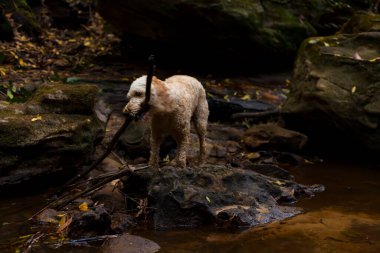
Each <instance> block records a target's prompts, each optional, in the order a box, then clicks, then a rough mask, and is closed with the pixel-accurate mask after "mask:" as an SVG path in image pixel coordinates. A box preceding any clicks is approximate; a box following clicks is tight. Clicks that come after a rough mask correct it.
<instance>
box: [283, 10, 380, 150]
mask: <svg viewBox="0 0 380 253" xmlns="http://www.w3.org/2000/svg"><path fill="white" fill-rule="evenodd" d="M379 19H380V16H378V15H377V16H374V15H373V14H367V15H365V14H358V15H356V16H354V17H353V18H352V19H351V20H350V21H349V22H348V23H347V24H346V25H345V26H344V27H343V28H342V30H341V32H340V33H339V34H336V35H333V36H328V37H316V38H309V39H307V40H305V41H304V42H303V44H302V46H301V48H300V50H299V54H298V57H297V60H296V64H295V69H294V75H293V80H292V84H291V92H290V94H289V96H288V99H287V101H286V104H285V105H284V108H283V109H284V112H285V113H287V114H288V117H287V120H286V121H287V123H289V124H288V125H290V124H292V122H294V123H293V124H292V127H293V128H295V127H297V129H299V130H301V131H303V132H306V133H307V134H308V135H309V137H311V139H312V140H313V141H314V142H319V143H321V145H322V147H323V148H324V149H329V148H331V149H332V150H334V152H336V151H338V150H340V149H342V148H343V149H344V150H354V149H355V147H357V148H358V149H359V151H369V150H372V151H374V152H377V151H379V150H380V128H379V115H380V102H379V101H380V82H379V80H380V64H379V62H380V58H379V50H380V31H379V28H378V23H379V21H378V20H379ZM356 24H359V25H358V26H357V27H356V28H354V27H351V28H350V26H351V25H356ZM376 27H377V28H376ZM358 29H363V31H359V30H358ZM356 31H357V33H354V34H346V33H343V32H356ZM294 119H295V121H293V120H294ZM302 126H306V127H303V128H301V127H302ZM311 126H312V127H311ZM322 133H323V134H322ZM326 143H329V144H328V145H326ZM337 146H338V147H340V148H336V147H337ZM358 149H357V150H358Z"/></svg>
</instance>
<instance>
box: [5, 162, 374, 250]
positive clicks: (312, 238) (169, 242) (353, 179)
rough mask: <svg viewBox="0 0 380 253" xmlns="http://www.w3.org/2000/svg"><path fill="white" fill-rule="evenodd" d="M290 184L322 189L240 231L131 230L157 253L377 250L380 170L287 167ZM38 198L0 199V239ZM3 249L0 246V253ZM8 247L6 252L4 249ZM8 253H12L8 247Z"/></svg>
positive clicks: (19, 228)
mask: <svg viewBox="0 0 380 253" xmlns="http://www.w3.org/2000/svg"><path fill="white" fill-rule="evenodd" d="M291 172H292V174H294V175H295V176H296V181H298V182H300V183H303V184H316V183H321V184H324V185H325V187H326V191H325V192H323V193H319V194H317V195H316V196H315V197H314V198H310V199H302V200H301V201H299V202H298V203H297V204H296V205H297V206H301V207H303V208H304V210H305V213H304V214H301V215H298V216H296V217H294V218H291V219H288V220H286V221H283V222H275V223H272V224H268V225H266V226H263V227H258V228H254V229H249V230H244V231H235V232H230V231H225V230H224V231H223V230H218V229H215V228H201V229H191V230H184V231H166V232H165V231H152V230H135V231H134V232H133V233H134V234H137V235H141V236H143V237H146V238H148V239H151V240H153V241H155V242H157V243H158V244H159V245H160V246H161V251H160V252H176V253H177V252H178V253H182V252H183V253H185V252H186V253H187V252H200V253H217V252H218V253H219V252H221V253H223V252H225V253H250V252H255V253H264V252H273V253H280V252H284V253H287V252H297V253H298V252H299V253H302V252H305V253H310V252H316V253H328V252H331V253H332V252H336V253H340V252H342V253H346V252H358V253H362V252H363V253H365V252H373V253H378V252H380V197H379V196H380V168H373V166H370V165H363V164H353V163H342V162H339V163H337V162H324V163H321V164H315V165H305V166H301V167H298V168H293V169H291ZM43 199H44V198H43V196H35V197H28V198H13V199H9V200H0V238H1V241H2V242H4V243H6V242H5V240H6V239H13V240H14V239H15V238H17V236H21V235H23V234H24V233H25V232H26V231H27V227H25V226H24V225H23V223H22V222H23V221H24V220H25V219H27V218H28V217H29V216H30V214H31V213H33V212H34V211H36V210H38V209H39V208H41V206H42V201H43ZM6 248H7V247H4V244H2V245H1V247H0V249H1V252H8V251H6ZM8 249H9V248H8ZM9 252H15V251H14V249H12V250H11V249H10V250H9ZM35 252H57V253H63V252H65V253H67V252H76V253H77V252H79V253H82V252H83V253H85V252H86V253H87V252H101V250H100V249H98V248H78V247H64V248H60V249H49V248H44V249H38V250H37V251H35Z"/></svg>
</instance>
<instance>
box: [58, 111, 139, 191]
mask: <svg viewBox="0 0 380 253" xmlns="http://www.w3.org/2000/svg"><path fill="white" fill-rule="evenodd" d="M132 120H133V119H132V118H131V117H126V118H125V120H124V123H123V125H122V126H121V127H120V128H119V130H117V132H116V134H115V136H114V137H113V139H112V140H111V142H110V144H109V145H108V148H107V150H106V151H105V152H104V153H103V155H101V156H100V157H99V158H98V159H97V160H96V161H95V162H94V163H93V164H91V166H90V167H88V168H87V169H86V170H84V171H83V172H82V173H81V174H77V175H76V176H75V177H73V178H72V179H70V180H69V181H68V182H66V183H65V184H64V185H63V186H62V188H61V189H60V190H59V191H58V192H57V193H56V195H60V194H61V193H62V192H63V191H64V190H65V189H66V188H67V187H68V186H69V185H71V184H73V183H74V182H76V181H78V180H79V179H81V178H83V177H84V176H86V175H87V174H88V173H90V172H91V171H92V170H94V169H95V168H96V166H98V165H99V164H100V163H101V162H102V161H103V160H104V159H105V158H106V157H107V156H108V155H109V154H110V153H111V151H112V149H113V147H114V146H115V144H116V142H117V140H118V139H119V137H120V136H121V135H122V134H123V133H124V131H125V129H126V128H127V127H128V125H129V124H130V123H131V121H132Z"/></svg>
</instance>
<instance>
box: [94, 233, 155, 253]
mask: <svg viewBox="0 0 380 253" xmlns="http://www.w3.org/2000/svg"><path fill="white" fill-rule="evenodd" d="M159 250H160V246H159V245H158V244H157V243H155V242H153V241H151V240H148V239H146V238H143V237H140V236H136V235H130V234H122V235H121V236H119V237H117V238H112V239H110V240H108V241H107V242H106V243H105V244H104V245H103V251H102V252H103V253H154V252H158V251H159Z"/></svg>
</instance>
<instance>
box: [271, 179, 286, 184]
mask: <svg viewBox="0 0 380 253" xmlns="http://www.w3.org/2000/svg"><path fill="white" fill-rule="evenodd" d="M273 183H275V184H276V185H284V183H283V182H281V181H280V180H276V181H274V182H273Z"/></svg>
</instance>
